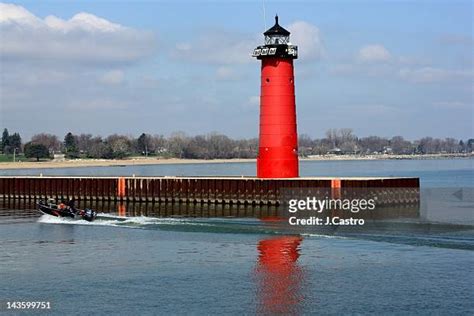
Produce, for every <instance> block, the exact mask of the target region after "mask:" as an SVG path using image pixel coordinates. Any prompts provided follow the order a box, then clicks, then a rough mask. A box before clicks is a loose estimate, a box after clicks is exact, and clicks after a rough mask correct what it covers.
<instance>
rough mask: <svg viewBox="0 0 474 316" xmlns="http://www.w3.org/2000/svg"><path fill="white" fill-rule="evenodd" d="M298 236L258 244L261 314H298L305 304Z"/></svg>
mask: <svg viewBox="0 0 474 316" xmlns="http://www.w3.org/2000/svg"><path fill="white" fill-rule="evenodd" d="M302 240H303V239H302V238H301V237H299V236H282V237H277V238H269V239H264V240H261V241H260V242H259V243H258V251H259V256H258V266H257V269H256V276H257V279H258V293H257V300H258V308H257V312H258V313H259V314H298V309H299V306H300V302H301V300H302V295H301V288H302V280H303V278H302V270H301V267H300V266H299V265H298V263H297V260H298V257H299V256H300V254H299V247H300V244H301V242H302Z"/></svg>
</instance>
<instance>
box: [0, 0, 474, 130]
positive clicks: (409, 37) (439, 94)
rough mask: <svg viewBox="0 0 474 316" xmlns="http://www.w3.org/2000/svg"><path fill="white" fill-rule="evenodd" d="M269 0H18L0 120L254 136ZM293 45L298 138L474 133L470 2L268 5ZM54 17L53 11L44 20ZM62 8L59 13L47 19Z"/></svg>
mask: <svg viewBox="0 0 474 316" xmlns="http://www.w3.org/2000/svg"><path fill="white" fill-rule="evenodd" d="M262 3H263V2H262V1H231V2H229V1H207V2H200V1H140V2H132V1H74V2H65V1H42V2H38V1H11V2H4V3H3V5H2V10H1V13H0V35H1V38H2V43H1V44H0V53H1V57H2V58H1V61H0V62H1V64H0V66H1V72H2V75H1V76H2V77H1V82H0V87H1V90H0V92H1V94H0V102H1V104H0V105H1V108H0V110H1V112H0V127H4V126H5V127H7V128H9V129H10V130H12V131H19V132H21V133H22V135H23V136H24V138H29V137H30V136H31V135H33V134H35V133H39V132H49V133H54V134H58V135H61V136H62V135H64V134H65V133H66V132H67V131H72V132H73V133H92V134H99V135H103V136H105V135H108V134H112V133H125V134H132V135H138V134H140V133H142V132H147V133H151V134H165V135H169V134H170V133H172V132H174V131H184V132H186V133H188V134H190V135H195V134H206V133H209V132H212V131H217V132H220V133H225V134H227V135H230V136H232V137H237V138H239V137H256V136H257V135H258V115H259V114H258V112H259V109H258V95H259V71H260V69H259V62H258V61H256V60H252V58H251V57H250V55H249V54H250V52H251V51H252V49H253V48H254V47H255V46H256V45H258V44H260V43H261V42H263V37H262V35H261V33H262V32H263V30H264V21H263V6H262ZM265 9H266V10H265V12H266V25H267V27H270V26H271V25H272V24H273V16H274V14H275V13H278V14H279V16H280V22H281V24H282V25H284V26H285V27H286V28H288V29H289V30H290V31H291V32H292V42H293V44H296V45H298V46H299V52H300V57H301V58H299V59H298V60H296V62H295V71H296V76H297V77H296V93H297V96H296V98H297V113H298V129H299V133H300V134H302V133H305V134H308V135H310V136H313V137H321V136H323V135H324V134H325V132H326V130H327V129H329V128H352V129H353V130H354V132H355V133H356V134H357V135H358V136H368V135H379V136H387V137H390V136H395V135H402V136H404V137H406V138H408V139H416V138H420V137H423V136H427V135H429V136H435V137H456V138H469V137H473V136H474V135H473V129H472V126H473V91H474V85H473V75H474V70H473V56H474V49H473V44H474V40H473V34H472V23H473V20H472V17H473V8H472V2H471V1H322V2H318V1H300V2H294V1H291V2H290V1H265ZM48 16H49V17H48ZM51 16H54V17H51Z"/></svg>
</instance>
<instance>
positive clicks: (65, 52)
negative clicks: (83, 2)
mask: <svg viewBox="0 0 474 316" xmlns="http://www.w3.org/2000/svg"><path fill="white" fill-rule="evenodd" d="M0 12H1V14H0V33H1V34H2V45H0V54H1V55H2V58H5V59H6V60H22V61H23V60H54V62H56V63H57V62H59V61H66V62H69V63H70V62H79V63H94V64H97V63H107V64H109V63H129V62H134V61H137V60H139V59H141V58H143V57H146V56H148V55H150V54H151V53H152V52H153V48H154V37H153V35H152V34H151V33H149V32H144V31H139V30H135V29H132V28H128V27H125V26H122V25H119V24H116V23H112V22H110V21H108V20H106V19H103V18H100V17H97V16H95V15H93V14H89V13H84V12H81V13H78V14H76V15H74V16H73V17H72V18H71V19H69V20H63V19H61V18H58V17H55V16H48V17H46V18H45V19H41V18H38V17H36V16H35V15H33V14H32V13H31V12H29V11H28V10H26V9H25V8H23V7H21V6H18V5H13V4H5V3H0Z"/></svg>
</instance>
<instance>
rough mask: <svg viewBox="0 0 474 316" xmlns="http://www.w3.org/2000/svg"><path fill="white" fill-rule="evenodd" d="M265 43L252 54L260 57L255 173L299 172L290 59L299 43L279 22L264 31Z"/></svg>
mask: <svg viewBox="0 0 474 316" xmlns="http://www.w3.org/2000/svg"><path fill="white" fill-rule="evenodd" d="M263 35H264V36H265V44H264V45H262V46H258V47H257V48H255V49H254V51H253V54H252V56H253V57H256V58H257V59H259V60H261V61H262V67H261V84H260V126H259V129H260V130H259V141H258V143H259V144H258V156H257V177H259V178H295V177H298V176H299V166H298V134H297V130H296V102H295V83H294V82H295V80H294V79H295V77H294V71H293V60H294V59H296V58H298V47H297V46H295V45H292V44H291V43H290V32H288V31H287V30H285V29H284V28H283V27H282V26H280V24H278V16H276V17H275V25H274V26H272V27H271V28H270V29H268V30H267V31H265V33H263Z"/></svg>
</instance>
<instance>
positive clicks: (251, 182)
mask: <svg viewBox="0 0 474 316" xmlns="http://www.w3.org/2000/svg"><path fill="white" fill-rule="evenodd" d="M419 186H420V182H419V179H418V178H347V179H338V178H334V179H331V178H321V179H318V178H297V179H261V178H253V177H242V178H237V177H189V178H185V177H94V178H92V177H7V176H5V177H0V197H3V198H28V199H45V198H48V197H52V198H56V199H71V198H75V199H76V200H95V201H137V202H140V201H143V202H145V201H150V202H177V203H208V204H242V205H249V204H251V205H266V204H270V205H275V204H278V203H279V202H280V194H281V189H283V188H286V189H288V188H293V189H294V188H296V189H298V188H300V189H308V188H312V189H315V188H320V189H321V190H323V189H331V191H332V197H333V198H339V197H341V196H342V197H350V195H351V194H352V193H351V190H352V191H354V190H353V189H355V188H357V189H358V190H359V192H361V191H360V190H368V189H369V188H370V189H377V194H378V195H379V200H380V203H384V204H406V203H418V202H419Z"/></svg>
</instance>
